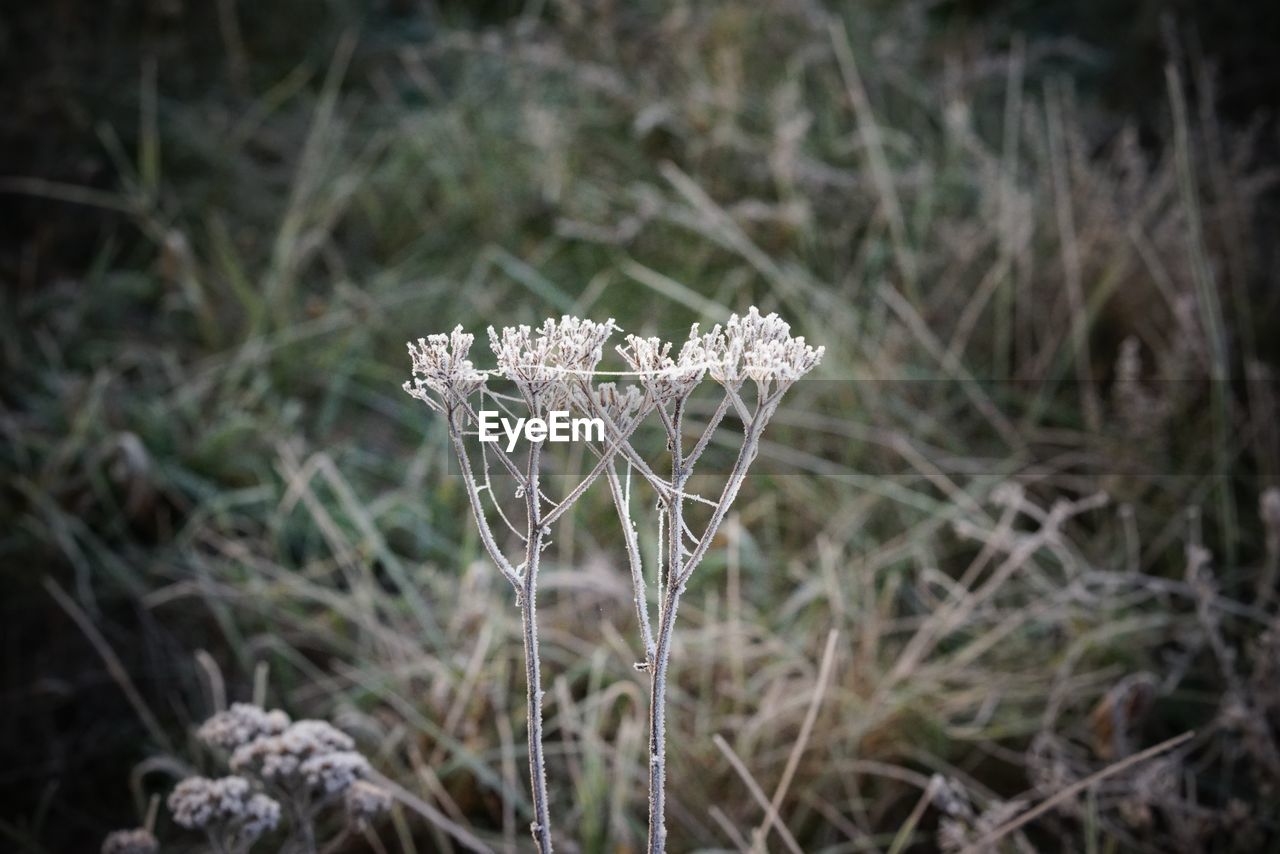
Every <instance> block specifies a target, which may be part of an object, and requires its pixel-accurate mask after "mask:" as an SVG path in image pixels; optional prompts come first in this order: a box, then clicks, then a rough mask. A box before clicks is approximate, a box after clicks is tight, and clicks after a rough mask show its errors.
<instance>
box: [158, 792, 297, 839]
mask: <svg viewBox="0 0 1280 854" xmlns="http://www.w3.org/2000/svg"><path fill="white" fill-rule="evenodd" d="M168 804H169V812H171V813H172V814H173V820H174V821H175V822H176V823H177V824H179V825H180V826H182V827H185V828H187V829H188V830H207V831H210V832H218V833H233V834H234V835H235V836H236V838H238V839H240V840H241V841H242V842H248V841H252V840H254V839H257V838H258V837H259V836H261V835H262V834H263V833H265V832H266V831H268V830H270V829H272V828H274V827H275V826H276V825H277V824H279V823H280V804H278V803H276V802H275V801H274V800H272V799H271V798H269V797H267V796H266V795H264V794H262V793H260V792H254V791H253V786H252V785H251V784H250V783H249V781H248V780H246V779H245V778H243V777H222V778H220V779H217V780H211V779H209V778H208V777H188V778H187V779H185V780H183V781H182V782H180V783H179V784H178V785H177V786H175V787H174V789H173V791H172V792H171V793H170V794H169V800H168Z"/></svg>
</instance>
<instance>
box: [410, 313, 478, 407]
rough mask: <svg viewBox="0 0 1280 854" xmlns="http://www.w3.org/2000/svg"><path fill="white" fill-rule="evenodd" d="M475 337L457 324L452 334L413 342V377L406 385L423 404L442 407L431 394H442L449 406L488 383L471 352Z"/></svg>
mask: <svg viewBox="0 0 1280 854" xmlns="http://www.w3.org/2000/svg"><path fill="white" fill-rule="evenodd" d="M475 340H476V339H475V336H474V335H470V334H468V333H466V332H463V331H462V327H461V326H456V327H454V329H453V332H451V333H450V334H448V335H429V336H427V337H426V338H419V339H418V343H417V344H416V345H415V344H414V343H413V342H412V341H411V342H409V358H410V359H412V361H413V376H412V378H411V379H410V380H409V382H406V383H405V384H404V390H405V391H407V392H408V393H409V394H411V395H413V396H414V397H416V398H418V400H421V401H422V402H423V403H425V404H427V405H428V406H431V407H432V408H436V409H438V408H439V407H440V404H439V403H437V402H436V401H435V400H434V399H433V398H432V396H431V392H434V393H435V394H436V395H438V396H439V397H440V398H441V399H442V400H443V402H444V403H445V404H446V405H452V404H454V403H456V402H457V401H459V400H465V399H467V398H468V397H470V396H471V395H473V394H475V393H476V392H477V391H478V390H479V389H480V388H481V387H483V386H484V380H485V376H484V374H483V373H481V372H480V371H477V370H476V369H475V366H474V365H472V364H471V360H470V359H468V358H467V353H468V352H470V350H471V344H472V342H474V341H475Z"/></svg>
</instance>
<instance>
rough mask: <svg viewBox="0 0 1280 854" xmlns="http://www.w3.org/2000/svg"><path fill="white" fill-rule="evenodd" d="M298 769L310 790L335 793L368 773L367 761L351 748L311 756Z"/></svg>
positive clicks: (343, 789)
mask: <svg viewBox="0 0 1280 854" xmlns="http://www.w3.org/2000/svg"><path fill="white" fill-rule="evenodd" d="M298 770H299V771H300V772H301V774H302V779H303V780H304V781H306V784H307V786H308V787H310V788H311V790H312V791H315V792H320V793H322V794H325V795H336V794H338V793H340V792H345V791H346V790H347V789H349V788H350V787H351V784H352V783H354V782H356V780H359V779H360V778H361V777H363V776H365V775H366V774H368V773H369V761H368V760H367V759H365V758H364V757H363V756H361V755H360V754H359V753H356V752H355V751H353V750H341V751H337V752H335V753H322V754H320V755H318V756H313V757H311V758H310V759H308V760H307V761H306V762H303V763H302V767H301V768H299V769H298Z"/></svg>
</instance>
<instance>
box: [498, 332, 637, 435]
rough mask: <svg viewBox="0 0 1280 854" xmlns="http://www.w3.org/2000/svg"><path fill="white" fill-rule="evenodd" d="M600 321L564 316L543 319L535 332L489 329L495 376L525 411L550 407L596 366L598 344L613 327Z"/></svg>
mask: <svg viewBox="0 0 1280 854" xmlns="http://www.w3.org/2000/svg"><path fill="white" fill-rule="evenodd" d="M617 328H618V327H617V324H615V323H614V321H613V318H609V319H608V320H606V321H605V322H604V323H596V322H594V321H591V320H583V319H582V318H580V317H573V316H572V315H568V314H566V315H564V316H562V317H561V318H560V320H559V321H556V320H555V319H554V318H547V320H545V321H543V323H542V326H540V327H538V329H537V331H536V333H535V332H534V330H533V329H531V328H530V327H528V326H507V327H504V328H503V330H502V333H501V334H498V332H497V331H496V330H495V329H494V328H493V327H492V326H490V327H489V346H490V347H491V348H492V349H493V354H494V356H495V357H496V358H497V362H498V373H500V374H501V375H502V376H504V377H506V378H507V379H509V380H511V381H512V382H513V383H515V386H516V388H517V389H518V390H519V392H520V394H521V396H523V397H524V399H525V402H526V403H527V404H528V405H529V408H530V409H531V410H534V411H541V410H542V409H551V408H556V407H558V406H560V405H562V404H564V403H565V402H567V401H568V400H569V399H570V395H571V390H572V389H573V388H575V387H576V386H577V382H576V380H578V379H579V378H582V377H589V376H590V375H591V373H592V372H593V371H594V370H595V369H596V366H597V365H599V364H600V359H601V358H602V357H603V354H604V344H605V342H606V341H607V340H608V339H609V336H610V335H612V334H613V330H615V329H617Z"/></svg>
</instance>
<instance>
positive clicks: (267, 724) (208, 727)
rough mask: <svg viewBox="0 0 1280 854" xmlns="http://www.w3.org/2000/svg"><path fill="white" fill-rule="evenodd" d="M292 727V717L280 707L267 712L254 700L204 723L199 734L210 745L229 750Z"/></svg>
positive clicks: (239, 704)
mask: <svg viewBox="0 0 1280 854" xmlns="http://www.w3.org/2000/svg"><path fill="white" fill-rule="evenodd" d="M287 726H289V716H288V715H286V714H285V713H284V712H282V711H280V710H279V709H272V710H271V711H267V710H265V709H262V708H261V707H259V706H255V705H253V704H252V703H232V704H231V708H229V709H227V710H226V711H223V712H218V713H217V714H216V715H214V716H213V717H211V718H209V719H208V720H207V721H205V722H204V723H203V724H201V725H200V729H198V730H196V736H197V737H198V738H199V739H200V740H201V741H203V742H204V743H205V744H207V745H209V746H210V747H217V748H220V749H222V750H226V751H233V750H235V749H236V748H238V747H240V746H242V745H245V744H248V743H249V742H251V741H253V740H254V739H256V738H258V737H260V736H268V735H278V734H279V733H282V732H284V730H285V727H287Z"/></svg>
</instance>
